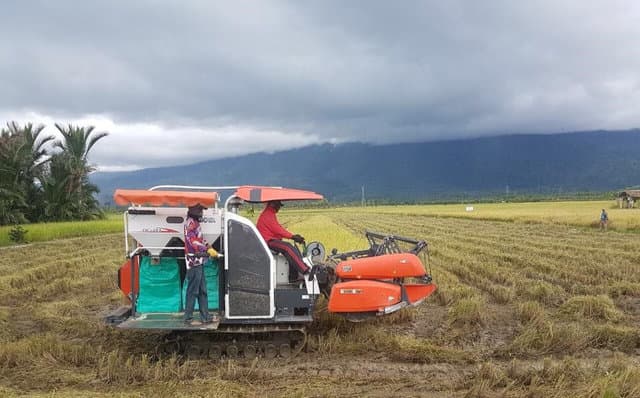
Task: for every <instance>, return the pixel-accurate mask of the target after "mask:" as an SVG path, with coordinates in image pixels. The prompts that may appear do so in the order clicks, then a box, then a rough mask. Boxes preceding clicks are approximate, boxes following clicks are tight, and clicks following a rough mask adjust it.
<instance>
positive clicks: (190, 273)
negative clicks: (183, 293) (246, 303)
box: [184, 204, 213, 326]
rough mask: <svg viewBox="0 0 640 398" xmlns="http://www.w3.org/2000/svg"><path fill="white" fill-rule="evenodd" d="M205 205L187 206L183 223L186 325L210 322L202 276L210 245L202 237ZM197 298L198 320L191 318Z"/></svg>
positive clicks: (205, 285)
mask: <svg viewBox="0 0 640 398" xmlns="http://www.w3.org/2000/svg"><path fill="white" fill-rule="evenodd" d="M204 209H206V207H204V206H202V205H200V204H198V205H195V206H191V207H189V209H188V211H187V221H186V223H185V225H184V255H185V260H186V263H187V275H186V278H185V279H186V280H187V283H188V284H187V298H186V300H187V302H186V304H185V309H184V322H185V324H187V325H194V326H196V325H202V324H206V323H212V322H213V319H212V318H211V317H210V316H209V310H208V306H209V300H208V296H207V281H206V280H205V277H204V264H205V262H206V261H207V250H209V249H210V246H209V244H208V243H207V242H205V240H204V239H203V237H202V230H201V228H200V221H201V220H202V214H203V210H204ZM196 299H198V307H199V310H200V321H195V320H193V308H194V307H195V305H196Z"/></svg>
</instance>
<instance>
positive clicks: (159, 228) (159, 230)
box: [142, 227, 178, 234]
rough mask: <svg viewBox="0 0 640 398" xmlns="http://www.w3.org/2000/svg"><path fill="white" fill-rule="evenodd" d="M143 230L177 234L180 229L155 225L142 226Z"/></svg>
mask: <svg viewBox="0 0 640 398" xmlns="http://www.w3.org/2000/svg"><path fill="white" fill-rule="evenodd" d="M142 232H152V233H159V234H175V233H177V232H178V231H176V230H175V229H171V228H164V227H153V228H142Z"/></svg>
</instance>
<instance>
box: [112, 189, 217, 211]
mask: <svg viewBox="0 0 640 398" xmlns="http://www.w3.org/2000/svg"><path fill="white" fill-rule="evenodd" d="M113 199H114V200H115V202H116V204H118V205H121V206H127V205H129V204H136V205H151V206H163V205H169V206H180V205H183V206H187V207H188V206H195V205H197V204H201V205H202V206H205V207H212V206H214V205H215V203H216V202H217V201H218V193H217V192H187V191H145V190H139V189H116V191H115V192H114V194H113Z"/></svg>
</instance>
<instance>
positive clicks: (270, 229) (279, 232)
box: [256, 206, 293, 242]
mask: <svg viewBox="0 0 640 398" xmlns="http://www.w3.org/2000/svg"><path fill="white" fill-rule="evenodd" d="M256 227H257V228H258V231H259V232H260V235H262V237H263V238H264V240H265V242H269V241H270V240H271V239H283V238H285V239H291V237H292V236H293V234H292V233H291V232H289V231H287V230H286V229H284V228H283V227H282V225H280V223H279V222H278V218H277V217H276V210H275V209H274V208H273V207H271V206H267V207H265V208H264V210H263V211H262V213H261V214H260V217H258V222H257V223H256Z"/></svg>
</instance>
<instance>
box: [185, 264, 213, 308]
mask: <svg viewBox="0 0 640 398" xmlns="http://www.w3.org/2000/svg"><path fill="white" fill-rule="evenodd" d="M186 280H187V283H188V284H187V303H186V304H185V309H184V319H185V320H186V321H188V320H191V319H192V318H193V307H195V305H196V297H197V298H198V307H200V308H199V310H200V319H201V320H203V321H204V320H207V319H209V311H208V307H209V297H208V296H207V281H206V279H205V277H204V265H199V266H197V267H193V268H191V269H188V270H187V277H186Z"/></svg>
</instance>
